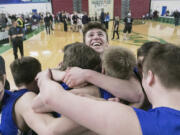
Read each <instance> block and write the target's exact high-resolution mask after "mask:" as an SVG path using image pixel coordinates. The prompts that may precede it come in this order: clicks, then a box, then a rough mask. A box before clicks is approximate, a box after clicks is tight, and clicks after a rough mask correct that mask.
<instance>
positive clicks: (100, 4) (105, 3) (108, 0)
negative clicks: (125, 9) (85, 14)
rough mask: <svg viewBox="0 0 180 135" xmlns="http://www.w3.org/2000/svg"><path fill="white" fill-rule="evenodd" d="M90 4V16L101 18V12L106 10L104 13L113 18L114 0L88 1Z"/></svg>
mask: <svg viewBox="0 0 180 135" xmlns="http://www.w3.org/2000/svg"><path fill="white" fill-rule="evenodd" d="M88 2H89V4H88V5H89V16H90V17H95V16H96V15H97V17H98V18H99V16H100V14H101V10H102V9H104V12H105V13H107V12H109V15H110V18H111V19H112V18H113V11H114V0H88Z"/></svg>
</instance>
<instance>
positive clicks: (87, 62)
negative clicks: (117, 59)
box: [60, 42, 101, 72]
mask: <svg viewBox="0 0 180 135" xmlns="http://www.w3.org/2000/svg"><path fill="white" fill-rule="evenodd" d="M67 46H68V47H66V49H64V58H63V63H62V65H61V68H60V70H66V69H67V68H68V67H75V66H76V67H80V68H83V69H92V70H95V71H98V72H100V71H101V58H100V55H99V53H97V52H96V51H94V50H93V49H92V48H90V47H88V46H87V45H85V44H84V43H78V42H76V43H73V44H69V45H67Z"/></svg>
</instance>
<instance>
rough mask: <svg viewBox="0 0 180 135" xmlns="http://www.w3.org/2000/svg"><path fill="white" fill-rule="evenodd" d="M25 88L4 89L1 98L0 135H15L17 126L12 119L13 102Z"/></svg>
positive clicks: (25, 90)
mask: <svg viewBox="0 0 180 135" xmlns="http://www.w3.org/2000/svg"><path fill="white" fill-rule="evenodd" d="M25 92H27V89H22V90H19V91H15V92H11V91H8V90H5V91H4V96H3V100H2V112H1V123H0V134H2V135H17V134H18V128H17V126H16V124H15V121H14V119H13V111H14V104H15V103H16V101H17V99H18V98H20V97H21V96H22V95H23V94H24V93H25Z"/></svg>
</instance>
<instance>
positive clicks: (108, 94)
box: [99, 88, 114, 100]
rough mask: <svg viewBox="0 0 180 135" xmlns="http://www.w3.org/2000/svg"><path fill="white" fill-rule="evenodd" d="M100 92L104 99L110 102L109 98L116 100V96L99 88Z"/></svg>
mask: <svg viewBox="0 0 180 135" xmlns="http://www.w3.org/2000/svg"><path fill="white" fill-rule="evenodd" d="M99 92H100V94H101V98H104V99H106V100H108V99H109V98H114V96H113V95H112V94H111V93H109V92H107V91H106V90H104V89H101V88H99Z"/></svg>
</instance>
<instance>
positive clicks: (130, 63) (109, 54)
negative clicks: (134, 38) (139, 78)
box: [102, 46, 136, 79]
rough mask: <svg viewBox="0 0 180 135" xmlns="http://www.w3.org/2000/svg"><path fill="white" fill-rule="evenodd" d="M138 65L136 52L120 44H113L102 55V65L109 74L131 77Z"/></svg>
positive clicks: (124, 77) (117, 76)
mask: <svg viewBox="0 0 180 135" xmlns="http://www.w3.org/2000/svg"><path fill="white" fill-rule="evenodd" d="M135 65H136V58H135V56H134V54H133V53H132V52H131V51H129V50H127V49H126V48H122V47H120V46H111V47H109V48H107V49H106V50H105V52H104V53H103V56H102V67H103V68H104V69H105V73H106V74H107V75H109V76H112V77H116V78H120V79H129V78H130V77H131V76H132V75H133V74H134V73H133V68H134V67H135Z"/></svg>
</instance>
